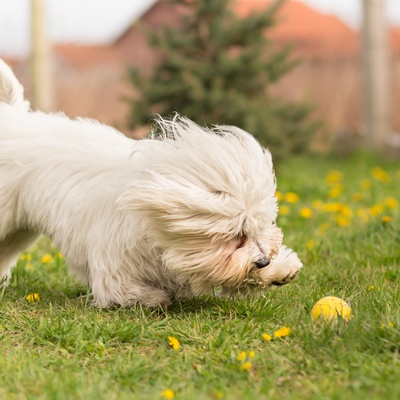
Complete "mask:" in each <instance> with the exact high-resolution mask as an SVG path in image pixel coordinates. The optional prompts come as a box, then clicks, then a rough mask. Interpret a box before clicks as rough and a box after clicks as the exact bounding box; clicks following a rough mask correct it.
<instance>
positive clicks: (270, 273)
mask: <svg viewBox="0 0 400 400" xmlns="http://www.w3.org/2000/svg"><path fill="white" fill-rule="evenodd" d="M302 267H303V264H302V262H301V261H300V259H299V257H298V256H297V254H296V253H295V252H294V251H293V250H292V249H289V248H287V247H286V246H282V247H281V248H280V249H279V252H278V254H277V255H276V257H275V258H274V259H273V260H272V261H271V264H270V265H269V266H268V267H267V268H263V269H262V270H261V271H260V278H261V279H262V281H263V282H264V283H265V284H267V285H268V284H272V285H276V286H282V285H286V284H287V283H289V282H291V281H292V280H293V279H294V278H296V276H297V274H298V273H299V272H300V269H301V268H302Z"/></svg>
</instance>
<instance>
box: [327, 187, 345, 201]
mask: <svg viewBox="0 0 400 400" xmlns="http://www.w3.org/2000/svg"><path fill="white" fill-rule="evenodd" d="M342 192H343V186H342V185H337V186H334V187H333V188H332V189H331V190H330V191H329V194H328V196H329V197H331V198H333V199H336V198H338V197H340V195H341V194H342Z"/></svg>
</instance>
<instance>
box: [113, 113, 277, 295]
mask: <svg viewBox="0 0 400 400" xmlns="http://www.w3.org/2000/svg"><path fill="white" fill-rule="evenodd" d="M159 127H160V128H161V131H162V134H161V135H159V136H158V137H157V138H154V137H153V138H152V139H150V140H144V141H142V142H139V143H138V144H139V146H137V147H136V151H135V152H134V153H133V154H132V159H134V160H135V162H133V163H132V169H133V176H134V177H133V181H132V183H131V186H130V187H129V188H128V189H127V191H126V193H125V194H124V195H123V196H122V197H121V199H120V201H121V202H122V204H123V206H124V207H125V208H127V209H130V210H132V211H134V212H138V213H140V215H141V216H145V218H146V220H147V221H149V223H148V226H147V227H146V229H148V233H149V235H151V239H152V241H153V243H154V245H155V246H157V247H159V248H160V249H161V251H162V259H163V263H164V265H165V267H166V268H167V269H169V270H174V271H176V276H177V279H178V280H180V281H181V283H182V284H188V283H189V284H190V286H191V289H192V291H193V292H194V293H195V294H199V293H202V292H205V291H208V290H210V289H211V288H212V287H215V286H219V285H224V286H225V287H228V288H229V287H230V288H236V287H238V286H241V285H243V283H244V282H245V281H246V280H247V279H248V278H249V276H250V275H251V276H252V277H253V278H254V277H256V279H257V277H258V279H259V280H260V279H262V278H261V276H262V274H259V273H258V271H261V270H262V268H264V267H267V266H268V264H269V262H270V260H271V259H272V258H273V257H274V256H275V255H276V253H277V252H278V249H279V247H280V246H281V243H282V233H281V231H280V229H279V228H278V227H277V226H276V225H275V220H276V217H277V210H278V207H277V200H276V197H275V189H276V183H275V175H274V171H273V168H272V160H271V155H270V153H269V152H268V151H267V150H265V149H263V148H262V147H261V146H260V144H259V143H258V142H257V141H256V140H255V139H254V138H253V137H252V136H251V135H249V134H248V133H246V132H244V131H243V130H241V129H239V128H236V127H232V126H218V127H214V128H213V129H206V128H202V127H200V126H198V125H196V124H195V123H193V122H192V121H190V120H188V119H184V118H179V117H177V118H175V119H174V120H171V121H164V120H160V121H159Z"/></svg>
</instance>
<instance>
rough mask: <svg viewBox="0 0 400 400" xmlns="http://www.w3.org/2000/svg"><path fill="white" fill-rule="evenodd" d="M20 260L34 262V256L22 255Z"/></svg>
mask: <svg viewBox="0 0 400 400" xmlns="http://www.w3.org/2000/svg"><path fill="white" fill-rule="evenodd" d="M19 259H20V260H21V261H32V254H21V256H20V257H19Z"/></svg>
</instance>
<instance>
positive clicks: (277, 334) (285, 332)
mask: <svg viewBox="0 0 400 400" xmlns="http://www.w3.org/2000/svg"><path fill="white" fill-rule="evenodd" d="M290 332H291V329H290V328H288V327H287V326H282V328H279V329H278V330H277V331H275V332H274V338H282V337H285V336H289V335H290Z"/></svg>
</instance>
